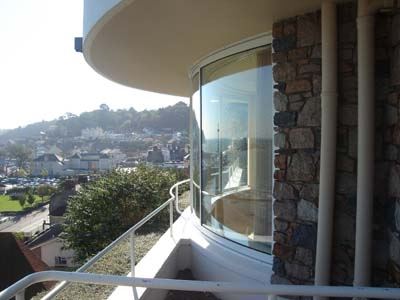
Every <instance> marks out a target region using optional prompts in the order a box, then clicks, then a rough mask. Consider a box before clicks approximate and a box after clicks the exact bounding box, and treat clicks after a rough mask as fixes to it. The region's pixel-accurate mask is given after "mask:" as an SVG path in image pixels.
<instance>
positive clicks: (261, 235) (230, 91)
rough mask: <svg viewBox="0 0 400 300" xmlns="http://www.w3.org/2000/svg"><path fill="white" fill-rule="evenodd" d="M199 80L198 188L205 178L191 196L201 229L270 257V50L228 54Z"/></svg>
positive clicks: (195, 130)
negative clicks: (267, 254) (199, 189)
mask: <svg viewBox="0 0 400 300" xmlns="http://www.w3.org/2000/svg"><path fill="white" fill-rule="evenodd" d="M200 74H201V75H200V78H201V82H200V94H199V93H198V91H196V92H194V94H193V97H192V114H193V116H194V117H193V118H192V120H193V121H192V137H193V138H192V139H193V160H192V162H193V165H192V166H193V172H194V173H193V182H194V183H193V185H199V182H198V181H199V179H200V176H201V180H200V184H201V194H198V193H197V192H198V190H197V189H194V190H193V191H195V192H194V195H193V199H194V207H195V210H197V214H198V207H199V203H200V209H201V223H202V225H203V226H204V227H206V228H208V229H209V230H211V231H213V232H215V233H217V234H219V235H221V236H223V237H226V238H228V239H230V240H232V241H234V242H237V243H240V244H242V245H245V246H248V247H250V248H253V249H256V250H259V251H263V252H266V253H270V252H271V240H272V238H271V234H272V228H271V218H272V196H271V193H272V172H273V170H272V169H273V168H272V157H273V156H272V154H273V149H272V135H273V134H272V131H273V125H272V78H271V76H272V73H271V48H270V47H269V46H265V47H260V48H256V49H251V50H248V51H245V52H241V53H238V54H235V55H231V56H229V57H226V58H223V59H221V60H218V61H215V62H213V63H211V64H209V65H207V66H205V67H203V68H202V69H201V70H200ZM194 80H195V81H196V80H198V79H196V78H194ZM196 93H197V94H196ZM200 95H201V96H200ZM200 97H201V99H200ZM198 112H200V115H201V116H200V115H199V113H198ZM199 119H200V120H201V123H199V122H198V121H199ZM199 125H200V127H199ZM200 128H201V130H200ZM196 134H197V136H196ZM198 141H200V143H199V144H198V145H197V144H196V143H197V142H198ZM196 146H197V148H196ZM200 146H201V149H200ZM198 150H199V151H198ZM197 151H198V152H197ZM196 159H199V161H198V162H199V164H198V165H195V164H196V163H197V162H196V161H195V160H196ZM198 166H200V169H201V170H200V169H199V167H198ZM199 197H200V198H201V199H200V201H199ZM196 205H197V206H196Z"/></svg>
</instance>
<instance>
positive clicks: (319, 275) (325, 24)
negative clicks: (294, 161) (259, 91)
mask: <svg viewBox="0 0 400 300" xmlns="http://www.w3.org/2000/svg"><path fill="white" fill-rule="evenodd" d="M321 22H322V23H321V26H322V30H321V34H322V91H321V159H320V183H319V208H318V231H317V253H316V265H315V285H329V284H330V273H331V253H332V231H333V230H332V228H333V211H334V202H335V174H336V126H337V20H336V3H335V2H334V1H331V0H325V1H323V2H322V7H321ZM315 298H316V299H319V297H315Z"/></svg>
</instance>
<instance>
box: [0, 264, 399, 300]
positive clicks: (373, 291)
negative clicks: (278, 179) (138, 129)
mask: <svg viewBox="0 0 400 300" xmlns="http://www.w3.org/2000/svg"><path fill="white" fill-rule="evenodd" d="M60 280H68V281H70V282H80V283H90V284H100V285H113V286H130V287H144V288H151V289H163V290H183V291H197V292H215V293H235V294H262V295H268V296H276V295H284V296H320V297H352V298H379V299H399V298H400V288H378V287H354V286H315V285H280V284H262V283H252V282H223V281H222V282H221V281H219V282H218V281H196V280H178V279H163V278H139V277H126V276H117V275H103V274H93V273H82V272H62V271H44V272H37V273H33V274H30V275H28V276H26V277H24V278H23V279H21V280H19V281H18V282H16V283H14V284H13V285H12V286H10V287H9V288H7V289H5V290H3V291H2V292H0V300H8V299H10V298H11V297H13V296H15V295H17V294H18V293H19V292H20V291H21V290H24V289H26V288H27V287H29V286H30V285H32V284H35V283H39V282H43V281H60Z"/></svg>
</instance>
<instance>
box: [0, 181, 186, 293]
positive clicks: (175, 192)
mask: <svg viewBox="0 0 400 300" xmlns="http://www.w3.org/2000/svg"><path fill="white" fill-rule="evenodd" d="M188 182H190V179H186V180H183V181H179V182H177V183H176V184H174V185H173V186H172V187H171V188H170V190H169V194H170V196H171V197H170V198H169V199H168V200H167V201H165V202H164V203H163V204H162V205H160V206H159V207H158V208H156V209H155V210H153V211H152V212H151V213H149V214H148V215H147V216H146V217H144V218H143V219H142V220H140V221H139V222H138V223H136V224H135V225H133V226H132V227H131V228H129V229H128V230H127V231H125V232H124V233H123V234H122V235H120V236H119V237H118V238H117V239H115V240H114V241H113V242H112V243H111V244H109V245H108V246H107V247H105V248H104V249H103V250H101V251H100V252H99V253H97V254H96V255H95V256H93V257H92V258H91V259H89V260H88V261H87V262H86V263H85V264H83V265H82V266H81V267H80V268H78V269H77V270H76V272H84V271H86V270H87V269H88V268H90V267H91V266H93V265H94V264H95V263H96V262H97V261H98V260H100V259H101V258H102V257H103V256H104V255H106V254H107V253H109V252H110V251H111V250H112V249H113V248H114V247H115V246H116V245H117V244H119V243H120V242H121V241H123V240H124V239H126V238H129V239H130V258H131V268H130V269H131V277H134V276H135V265H136V253H135V233H136V231H137V230H138V229H140V228H141V227H142V226H143V225H144V224H146V223H147V222H148V221H150V220H151V219H152V218H154V217H155V216H156V215H158V214H159V213H160V212H161V211H162V210H163V209H164V208H165V207H167V206H169V231H170V234H171V236H172V234H173V233H172V225H173V223H174V201H175V204H176V206H175V207H176V210H177V212H178V213H179V214H181V213H182V211H181V210H180V208H179V186H180V185H182V184H185V183H188ZM71 273H72V272H71ZM69 284H70V280H65V281H62V282H60V283H59V284H58V285H57V286H56V287H55V288H54V289H52V290H51V291H50V292H49V293H47V294H46V295H45V296H44V297H43V298H42V300H50V299H53V298H54V297H55V296H56V295H57V294H58V293H59V292H61V291H62V290H63V289H65V288H66V287H67V286H68V285H69ZM0 299H3V298H1V297H0ZM23 299H24V297H23V292H19V293H18V295H17V300H23Z"/></svg>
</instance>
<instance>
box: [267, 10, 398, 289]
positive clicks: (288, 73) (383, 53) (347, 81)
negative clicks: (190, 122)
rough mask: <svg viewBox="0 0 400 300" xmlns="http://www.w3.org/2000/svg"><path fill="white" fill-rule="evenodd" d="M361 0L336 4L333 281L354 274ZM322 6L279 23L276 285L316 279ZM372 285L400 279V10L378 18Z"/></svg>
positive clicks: (275, 37)
mask: <svg viewBox="0 0 400 300" xmlns="http://www.w3.org/2000/svg"><path fill="white" fill-rule="evenodd" d="M356 11H357V9H356V3H355V2H349V3H345V4H341V5H339V6H338V72H339V74H338V104H339V105H338V128H337V129H338V130H337V149H336V150H337V166H336V200H335V212H334V222H335V225H334V236H333V237H334V239H333V254H332V274H331V278H332V282H331V283H332V284H334V285H343V284H344V285H351V284H352V282H353V279H354V274H353V269H354V243H355V213H356V199H357V193H356V191H357V188H356V187H357V174H356V172H357V36H356V35H357V32H356V30H357V29H356V28H357V27H356ZM320 26H321V24H320V13H319V12H313V13H309V14H306V15H303V16H297V17H294V18H291V19H287V20H282V21H280V22H277V23H275V24H274V27H273V50H274V53H273V54H272V58H273V63H274V66H273V78H274V81H275V92H274V106H275V110H276V113H275V116H274V124H275V126H276V127H275V131H276V134H275V146H276V147H277V150H276V153H275V168H276V169H275V174H274V178H275V185H274V198H275V202H274V213H275V220H274V225H275V232H274V241H275V244H274V249H273V254H274V266H273V271H274V275H273V278H272V282H273V283H294V284H312V283H313V280H314V265H315V246H316V228H317V212H318V188H319V185H318V182H319V158H320V153H319V151H320V126H321V125H320V124H321V120H320V118H321V113H320V92H321V45H320V43H321V33H320ZM375 36H376V55H375V56H376V72H375V73H376V79H375V81H376V83H375V84H376V143H375V144H376V149H375V152H376V165H375V168H376V172H375V174H376V175H375V181H376V183H375V200H374V227H373V230H374V242H373V254H374V255H373V268H374V270H373V272H372V274H373V283H374V284H375V285H397V284H398V283H400V118H399V109H400V105H399V97H400V17H399V16H392V15H389V14H386V15H380V14H378V15H377V16H376V33H375Z"/></svg>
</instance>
